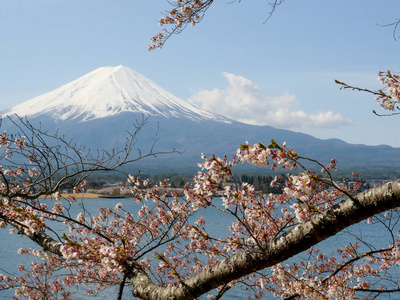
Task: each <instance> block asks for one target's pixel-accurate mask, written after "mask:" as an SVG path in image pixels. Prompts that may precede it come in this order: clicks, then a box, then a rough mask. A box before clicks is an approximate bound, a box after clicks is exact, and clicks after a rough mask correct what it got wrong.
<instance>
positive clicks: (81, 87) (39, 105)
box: [2, 66, 228, 121]
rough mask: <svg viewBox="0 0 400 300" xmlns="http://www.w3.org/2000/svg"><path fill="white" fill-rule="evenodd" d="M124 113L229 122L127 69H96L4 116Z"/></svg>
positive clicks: (83, 116) (81, 116)
mask: <svg viewBox="0 0 400 300" xmlns="http://www.w3.org/2000/svg"><path fill="white" fill-rule="evenodd" d="M121 112H139V113H143V114H145V115H162V116H164V117H178V118H180V117H184V118H190V119H193V120H201V119H213V120H221V121H222V120H223V121H228V119H225V118H223V117H220V116H218V115H215V114H212V113H210V112H207V111H205V110H202V109H199V108H196V107H194V106H193V105H191V104H189V103H187V102H186V101H184V100H182V99H180V98H178V97H176V96H174V95H173V94H171V93H169V92H168V91H166V90H165V89H163V88H162V87H160V86H159V85H157V84H156V83H155V82H153V81H152V80H150V79H148V78H147V77H145V76H143V75H142V74H139V73H137V72H135V71H134V70H132V69H130V68H128V67H124V66H117V67H102V68H99V69H96V70H94V71H92V72H90V73H88V74H86V75H84V76H82V77H81V78H78V79H76V80H74V81H72V82H70V83H68V84H66V85H63V86H61V87H60V88H58V89H55V90H53V91H51V92H49V93H46V94H43V95H41V96H38V97H35V98H33V99H31V100H28V101H26V102H23V103H21V104H19V105H16V106H14V107H12V108H10V109H8V110H6V111H4V112H3V113H2V115H13V114H17V115H19V116H28V117H35V116H38V115H41V114H50V115H51V116H52V117H53V118H55V119H60V120H66V119H79V120H82V121H87V120H92V119H97V118H104V117H108V116H113V115H116V114H119V113H121Z"/></svg>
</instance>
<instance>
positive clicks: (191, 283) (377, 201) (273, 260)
mask: <svg viewBox="0 0 400 300" xmlns="http://www.w3.org/2000/svg"><path fill="white" fill-rule="evenodd" d="M355 198H356V200H357V201H354V200H353V199H346V200H343V201H341V202H340V203H339V204H337V205H335V206H333V207H332V208H331V209H328V210H327V211H326V212H324V213H323V214H316V215H313V216H312V217H311V218H310V220H309V221H307V222H305V223H302V224H299V225H297V226H296V227H295V228H293V229H292V230H290V231H289V232H288V233H287V234H285V235H283V236H281V237H279V238H277V239H274V240H272V241H270V242H268V243H267V244H266V245H265V248H266V249H267V251H266V252H263V251H262V252H257V251H244V252H241V253H238V254H236V255H233V256H232V257H230V258H228V259H223V260H221V261H220V262H219V263H218V264H216V265H215V266H213V267H210V268H209V269H207V270H203V271H201V272H200V273H199V274H198V275H196V276H195V277H193V278H191V279H188V280H186V281H185V284H184V286H182V287H180V288H177V287H169V288H161V287H155V286H154V285H152V286H151V287H147V286H146V285H145V286H144V287H143V285H140V286H135V283H137V281H136V280H133V281H132V283H133V286H134V288H135V292H134V296H138V297H141V298H143V299H160V298H161V299H164V298H168V297H171V296H172V295H174V297H175V299H195V298H196V297H198V296H200V295H202V294H204V293H205V292H207V291H209V290H211V289H213V288H216V287H218V286H220V285H221V284H224V283H228V282H230V281H232V280H236V279H239V278H240V277H242V276H245V275H247V274H249V273H251V272H254V271H255V270H261V269H265V268H267V267H270V266H273V265H275V264H277V263H279V262H282V261H284V260H286V259H288V258H290V257H292V256H293V255H295V254H297V253H300V252H302V251H304V250H306V249H308V248H310V247H311V246H312V245H315V244H316V243H318V242H320V241H322V240H324V239H326V238H328V237H330V236H333V235H335V234H336V233H337V232H339V231H341V230H342V229H344V228H346V227H348V226H350V225H352V224H355V223H358V222H360V221H362V220H364V219H366V218H368V217H371V216H373V215H375V214H378V213H380V212H383V211H386V210H389V209H392V208H396V207H398V206H399V205H400V180H399V181H393V182H390V183H388V184H385V185H382V186H379V187H376V188H373V189H371V190H368V191H366V192H363V193H361V194H358V195H356V196H355Z"/></svg>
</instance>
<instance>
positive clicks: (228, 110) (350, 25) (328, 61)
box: [0, 0, 400, 147]
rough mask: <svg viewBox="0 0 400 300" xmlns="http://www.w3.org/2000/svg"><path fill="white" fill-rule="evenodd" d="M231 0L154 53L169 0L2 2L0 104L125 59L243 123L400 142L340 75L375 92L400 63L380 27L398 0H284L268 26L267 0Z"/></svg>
mask: <svg viewBox="0 0 400 300" xmlns="http://www.w3.org/2000/svg"><path fill="white" fill-rule="evenodd" d="M229 2H231V1H215V4H213V6H212V7H211V8H210V9H209V11H208V13H207V14H206V16H205V18H204V20H203V21H202V22H201V23H200V24H198V25H196V26H195V27H193V28H189V27H188V28H187V29H186V30H185V31H184V32H183V33H182V34H180V35H177V36H173V37H172V38H171V39H170V40H169V41H168V42H167V44H166V45H165V47H164V48H163V49H162V50H156V51H152V52H148V51H147V50H146V45H147V44H148V43H149V41H150V38H151V37H152V36H153V35H155V34H156V33H157V32H158V31H159V30H160V28H159V26H158V25H157V22H158V19H159V18H160V17H161V16H162V12H163V11H165V10H166V9H168V8H169V5H168V3H167V1H164V0H158V1H155V0H148V1H145V0H108V1H107V0H2V1H0V36H1V39H0V65H1V68H0V110H3V109H6V108H8V107H11V106H14V105H16V104H19V103H22V102H24V101H26V100H28V99H31V98H33V97H35V96H38V95H41V94H43V93H45V92H48V91H51V90H53V89H55V88H57V87H59V86H61V85H63V84H65V83H68V82H70V81H72V80H74V79H76V78H78V77H80V76H82V75H84V74H86V73H88V72H90V71H92V70H94V69H96V68H99V67H102V66H115V65H121V64H122V65H125V66H128V67H131V68H133V69H135V70H136V71H138V72H140V73H142V74H144V75H145V76H147V77H149V78H150V79H152V80H154V81H155V82H157V83H158V84H160V85H161V86H162V87H164V88H165V89H167V90H169V91H170V92H172V93H174V94H175V95H177V96H178V97H180V98H182V99H184V100H188V101H190V102H192V103H194V104H196V105H197V106H200V107H203V108H205V109H208V110H210V111H213V112H215V113H220V114H223V115H226V116H228V117H231V118H233V119H236V120H241V121H244V122H247V123H251V124H259V125H271V126H274V127H278V128H286V129H290V130H293V131H300V132H305V133H309V134H312V135H314V136H316V137H319V138H340V139H343V140H345V141H347V142H352V143H363V144H368V145H377V144H388V145H392V146H399V147H400V138H398V136H399V134H398V126H399V124H400V118H399V117H397V118H396V117H391V118H379V117H377V116H375V115H373V114H372V110H373V109H377V110H378V109H379V108H378V106H377V104H376V103H375V102H374V99H373V97H372V95H369V94H364V93H360V92H353V91H348V90H346V91H343V90H342V91H341V90H340V89H339V86H337V85H336V84H335V83H334V80H335V79H339V80H341V81H345V82H346V83H349V84H354V85H359V86H362V87H368V88H372V89H374V88H379V87H380V86H379V84H378V81H377V72H378V71H381V70H382V71H386V70H388V69H390V70H392V71H395V72H396V71H400V66H399V63H400V61H399V59H398V57H399V50H400V40H399V41H395V40H394V39H393V35H392V34H393V28H391V27H382V26H378V25H377V24H381V25H384V24H388V23H391V22H394V21H395V20H396V19H397V18H400V2H399V1H398V0H380V1H378V0H375V1H372V0H353V1H344V0H335V1H334V0H324V1H317V0H303V1H299V0H286V2H285V3H284V4H282V5H281V6H280V7H279V8H278V9H277V11H276V12H275V14H274V15H273V16H272V18H271V19H269V20H268V22H266V23H265V24H263V23H264V21H265V20H266V18H267V16H268V13H269V10H270V7H269V6H268V2H270V1H268V0H258V1H256V0H245V1H241V3H239V2H233V3H229ZM398 34H399V35H400V31H399V32H398ZM270 138H271V137H266V140H269V139H270Z"/></svg>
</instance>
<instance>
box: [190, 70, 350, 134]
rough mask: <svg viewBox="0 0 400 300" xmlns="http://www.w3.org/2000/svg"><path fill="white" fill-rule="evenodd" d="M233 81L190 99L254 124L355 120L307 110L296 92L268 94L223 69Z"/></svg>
mask: <svg viewBox="0 0 400 300" xmlns="http://www.w3.org/2000/svg"><path fill="white" fill-rule="evenodd" d="M223 75H224V77H225V78H226V79H227V81H228V83H229V85H228V86H227V87H226V88H225V89H223V90H221V89H213V90H198V91H195V92H194V93H193V95H192V96H191V97H190V98H189V99H188V101H189V102H190V103H192V104H194V105H196V106H198V107H201V108H203V109H206V110H208V111H211V112H213V113H217V114H220V115H223V116H226V117H229V118H231V119H233V120H236V121H240V122H243V123H248V124H253V125H270V126H274V127H279V128H286V129H297V130H301V129H310V128H315V127H331V128H335V127H339V126H343V125H348V124H351V121H350V120H349V119H346V118H344V117H343V116H341V115H340V114H339V113H334V112H332V111H320V112H314V113H307V112H305V111H303V110H300V109H298V108H297V107H298V106H299V103H298V101H297V99H296V97H295V95H293V94H290V93H288V92H284V93H283V94H282V95H280V96H268V95H264V94H263V93H262V91H261V90H260V89H259V87H258V86H257V85H255V84H254V83H253V82H251V81H250V80H249V79H247V78H244V77H242V76H237V75H234V74H231V73H223Z"/></svg>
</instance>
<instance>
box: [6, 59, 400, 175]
mask: <svg viewBox="0 0 400 300" xmlns="http://www.w3.org/2000/svg"><path fill="white" fill-rule="evenodd" d="M15 113H16V114H18V115H20V116H27V118H28V120H29V121H30V122H31V123H32V124H33V125H34V126H36V127H39V126H40V127H41V128H42V129H45V130H46V129H47V130H49V131H50V132H55V129H56V128H58V129H59V131H58V133H59V134H60V135H65V137H66V139H68V140H69V139H73V142H74V143H76V144H78V145H83V146H86V147H88V148H92V149H106V150H110V149H113V148H119V149H122V148H124V147H125V141H126V139H125V138H126V136H127V135H128V132H129V131H130V132H132V131H133V130H134V129H135V128H134V124H136V123H137V120H141V119H142V118H143V115H145V116H150V118H149V119H148V121H147V124H146V126H144V127H143V128H142V130H141V131H140V132H139V134H138V136H137V139H136V140H135V144H134V146H133V148H134V149H133V150H137V149H140V151H141V152H142V153H146V152H147V151H148V150H149V149H150V147H151V145H152V144H153V141H154V140H155V139H158V141H157V143H156V144H155V147H154V151H169V150H171V149H173V148H176V149H177V150H179V151H182V152H183V154H171V155H160V156H157V158H152V159H146V160H143V161H139V162H137V163H136V164H135V165H134V166H133V167H134V168H135V169H134V170H133V171H132V172H135V170H138V169H140V170H142V171H143V172H171V171H173V172H183V171H186V172H194V171H196V170H198V168H197V163H198V162H200V155H201V153H204V154H205V155H207V156H211V155H213V154H215V155H218V156H221V155H223V154H227V155H231V154H234V153H235V151H236V148H237V147H238V146H239V144H243V143H244V142H246V141H249V143H251V144H253V143H258V142H259V141H261V142H263V143H264V144H268V143H269V141H270V140H271V138H273V139H274V140H275V141H277V142H278V143H282V142H287V145H288V147H290V148H293V149H295V150H296V151H297V152H298V153H299V155H301V156H303V157H310V158H314V159H318V160H320V161H321V162H322V163H324V164H327V163H329V162H330V159H331V158H336V159H337V160H338V162H339V164H338V166H339V167H340V168H342V169H346V170H353V171H357V170H394V171H396V172H397V170H399V168H400V148H392V147H390V146H373V147H372V146H365V145H353V144H348V143H345V142H343V141H341V140H337V139H330V140H321V139H317V138H315V137H312V136H310V135H307V134H302V133H296V132H293V131H289V130H282V129H276V128H273V127H271V126H254V125H248V124H243V123H240V122H235V121H232V120H229V119H227V118H224V117H221V116H219V115H215V114H212V113H210V112H207V111H204V110H201V109H198V108H195V107H193V106H192V105H190V104H188V103H186V102H185V101H183V100H181V99H179V98H177V97H176V96H174V95H172V94H171V93H169V92H167V91H166V90H164V89H163V88H161V87H160V86H158V85H157V84H155V83H154V82H153V81H151V80H150V79H148V78H146V77H144V76H143V75H141V74H139V73H137V72H135V71H133V70H131V69H129V68H126V67H123V66H118V67H105V68H100V69H97V70H95V71H93V72H91V73H89V74H87V75H85V76H83V77H81V78H79V79H77V80H75V81H73V82H71V83H68V84H66V85H64V86H62V87H60V88H58V89H56V90H54V91H52V92H49V93H47V94H44V95H42V96H38V97H36V98H34V99H32V100H29V101H26V102H24V103H22V104H20V105H17V106H15V107H12V108H10V109H9V110H7V111H4V112H2V115H10V116H12V115H13V114H15ZM2 127H3V128H2V129H7V131H8V132H11V131H10V130H9V129H12V128H11V127H12V124H11V123H10V122H9V121H7V120H5V119H4V120H3V124H2ZM247 168H248V166H243V167H242V170H243V172H254V171H262V170H263V169H258V168H256V169H255V168H253V169H251V170H249V169H247Z"/></svg>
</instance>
